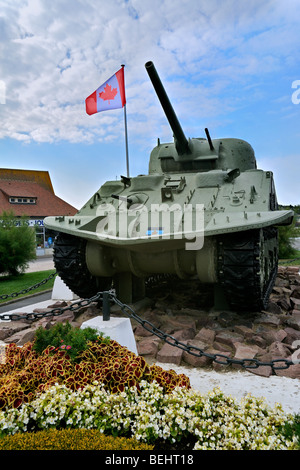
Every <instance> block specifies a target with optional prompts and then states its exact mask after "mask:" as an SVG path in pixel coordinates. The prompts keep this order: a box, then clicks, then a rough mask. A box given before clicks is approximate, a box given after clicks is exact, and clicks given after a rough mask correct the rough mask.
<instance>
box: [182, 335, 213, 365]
mask: <svg viewBox="0 0 300 470" xmlns="http://www.w3.org/2000/svg"><path fill="white" fill-rule="evenodd" d="M187 345H188V346H194V347H195V349H194V350H193V349H191V351H192V352H194V353H195V354H196V355H193V354H190V353H188V352H186V351H184V352H183V356H182V358H183V360H184V361H185V362H186V363H187V364H190V365H191V366H194V367H204V366H207V365H209V364H211V362H212V359H211V358H209V357H208V356H206V355H205V354H204V355H201V351H203V352H204V351H205V350H206V349H208V345H207V344H206V343H205V342H203V341H200V340H196V339H194V340H189V341H187Z"/></svg>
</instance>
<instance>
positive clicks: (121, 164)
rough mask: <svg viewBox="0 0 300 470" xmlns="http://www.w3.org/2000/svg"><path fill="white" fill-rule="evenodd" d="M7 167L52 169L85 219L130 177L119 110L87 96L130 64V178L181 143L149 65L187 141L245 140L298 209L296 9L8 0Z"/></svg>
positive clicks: (3, 73) (236, 2)
mask: <svg viewBox="0 0 300 470" xmlns="http://www.w3.org/2000/svg"><path fill="white" fill-rule="evenodd" d="M0 5H1V8H0V51H1V52H0V54H1V59H0V118H1V125H0V158H1V163H0V167H1V168H24V169H35V170H48V171H49V172H50V176H51V178H52V182H53V186H54V190H55V193H56V195H57V196H59V197H61V198H63V199H65V200H66V201H67V202H69V203H70V204H72V205H74V206H75V207H77V208H80V207H81V206H82V205H83V204H84V203H85V202H86V200H87V199H88V198H89V197H90V196H91V195H92V194H93V193H94V192H95V191H96V190H97V189H98V188H99V187H100V186H101V184H103V183H104V182H105V181H107V180H114V179H116V178H119V177H120V175H122V174H126V161H125V160H126V156H125V155H126V153H125V137H124V113H123V109H116V110H110V111H105V112H102V113H98V114H94V115H92V116H88V115H87V114H86V112H85V98H86V97H87V96H88V95H90V94H91V93H92V92H93V91H94V90H95V89H96V88H98V87H99V86H100V85H101V84H102V83H104V82H105V81H106V80H107V79H108V78H109V77H110V76H111V75H113V74H114V73H115V72H116V71H117V70H118V69H119V68H120V66H121V64H125V88H126V99H127V105H126V113H127V124H128V147H129V160H130V162H129V163H130V174H131V176H136V175H137V174H145V173H147V172H148V160H149V154H150V151H151V149H152V148H153V147H154V146H155V145H156V142H157V138H158V137H159V138H160V139H161V141H162V142H164V141H165V142H170V141H172V132H171V130H170V128H169V125H168V122H167V120H166V118H165V116H164V114H163V112H162V110H161V108H160V105H159V102H158V99H157V97H156V95H155V93H154V90H153V87H152V85H151V82H150V80H149V77H148V74H147V72H146V70H145V66H144V64H145V63H146V62H147V61H149V60H152V61H153V62H154V64H155V66H156V69H157V71H158V73H159V75H160V77H161V79H162V81H163V83H164V86H165V88H166V91H167V93H168V95H169V97H170V99H171V101H172V103H173V106H174V109H175V111H176V113H177V116H178V118H179V120H180V122H181V125H182V127H183V130H184V132H185V134H186V136H187V137H205V134H204V128H205V127H208V128H209V130H210V133H211V137H212V138H224V137H237V138H241V139H244V140H246V141H248V142H250V143H251V145H252V146H253V148H254V150H255V153H256V158H257V163H258V167H259V168H262V169H264V170H271V171H273V173H274V176H275V184H276V189H277V195H278V200H279V202H280V203H282V204H300V191H299V177H300V176H299V168H300V103H299V102H300V47H299V44H300V1H299V0H284V1H283V0H247V1H246V0H51V1H47V0H1V2H0Z"/></svg>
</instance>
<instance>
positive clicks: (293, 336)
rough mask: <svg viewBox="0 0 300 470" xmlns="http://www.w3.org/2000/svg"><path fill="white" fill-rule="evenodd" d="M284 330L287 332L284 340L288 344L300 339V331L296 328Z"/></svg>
mask: <svg viewBox="0 0 300 470" xmlns="http://www.w3.org/2000/svg"><path fill="white" fill-rule="evenodd" d="M284 331H285V332H286V334H287V335H286V337H285V339H284V342H285V343H286V344H292V343H293V342H294V341H297V340H300V331H299V330H296V329H294V328H290V327H288V328H285V329H284Z"/></svg>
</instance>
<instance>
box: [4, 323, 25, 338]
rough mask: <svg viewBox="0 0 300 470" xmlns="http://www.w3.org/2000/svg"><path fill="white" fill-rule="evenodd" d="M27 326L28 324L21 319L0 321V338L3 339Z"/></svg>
mask: <svg viewBox="0 0 300 470" xmlns="http://www.w3.org/2000/svg"><path fill="white" fill-rule="evenodd" d="M27 328H29V324H28V323H25V322H22V321H10V322H1V323H0V340H5V339H6V338H9V337H10V336H12V335H14V334H16V333H18V332H19V331H21V330H25V329H27Z"/></svg>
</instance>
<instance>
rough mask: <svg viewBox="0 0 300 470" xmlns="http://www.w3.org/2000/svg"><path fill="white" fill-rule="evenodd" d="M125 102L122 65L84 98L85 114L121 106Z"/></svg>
mask: <svg viewBox="0 0 300 470" xmlns="http://www.w3.org/2000/svg"><path fill="white" fill-rule="evenodd" d="M125 104H126V97H125V84H124V67H123V66H122V68H121V69H120V70H118V71H117V72H116V73H115V74H114V75H112V77H110V78H109V79H108V80H106V82H105V83H103V85H101V86H99V88H97V90H96V91H94V92H93V93H92V94H91V95H90V96H88V97H87V98H86V100H85V109H86V112H87V114H89V115H91V114H95V113H100V112H101V111H106V110H108V109H117V108H123V106H124V105H125Z"/></svg>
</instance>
